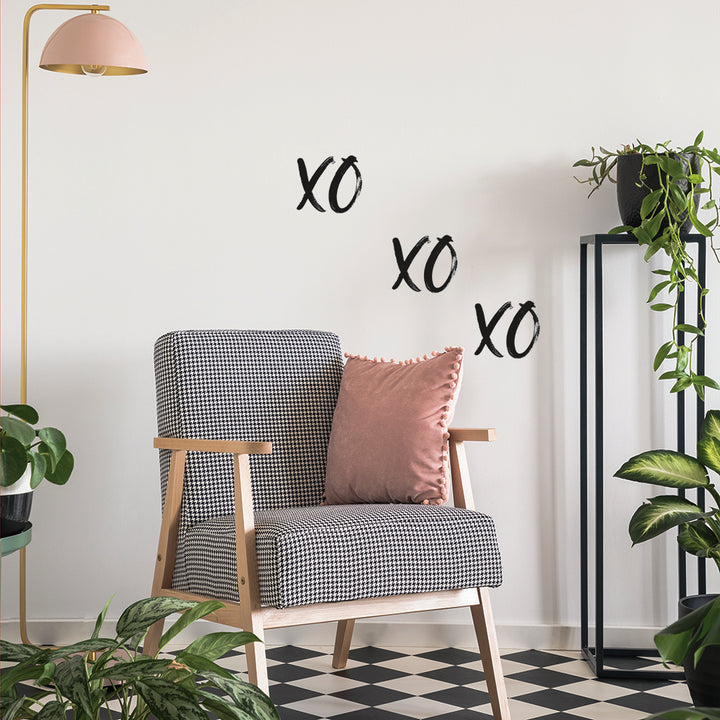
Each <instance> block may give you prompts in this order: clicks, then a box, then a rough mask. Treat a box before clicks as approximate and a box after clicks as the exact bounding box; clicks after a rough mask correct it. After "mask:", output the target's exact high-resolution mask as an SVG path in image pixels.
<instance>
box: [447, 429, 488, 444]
mask: <svg viewBox="0 0 720 720" xmlns="http://www.w3.org/2000/svg"><path fill="white" fill-rule="evenodd" d="M449 432H450V439H451V440H454V441H455V442H464V441H465V440H484V441H486V442H492V441H493V440H496V439H497V435H496V433H495V428H450V431H449Z"/></svg>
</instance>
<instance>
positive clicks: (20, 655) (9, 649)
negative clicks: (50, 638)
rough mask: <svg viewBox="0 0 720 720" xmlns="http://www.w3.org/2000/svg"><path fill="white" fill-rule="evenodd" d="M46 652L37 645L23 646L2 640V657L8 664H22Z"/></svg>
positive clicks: (0, 655)
mask: <svg viewBox="0 0 720 720" xmlns="http://www.w3.org/2000/svg"><path fill="white" fill-rule="evenodd" d="M42 652H44V651H43V650H42V649H41V648H39V647H35V645H22V644H21V643H14V642H10V641H9V640H3V639H1V638H0V657H1V658H2V659H3V660H7V661H8V662H22V661H23V660H29V659H30V658H33V657H35V656H36V655H39V654H41V653H42Z"/></svg>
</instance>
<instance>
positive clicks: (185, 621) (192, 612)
mask: <svg viewBox="0 0 720 720" xmlns="http://www.w3.org/2000/svg"><path fill="white" fill-rule="evenodd" d="M222 607H225V606H224V605H223V604H222V603H221V602H218V601H217V600H206V601H205V602H201V603H199V604H197V605H196V606H195V607H194V608H190V609H189V610H186V611H185V612H184V613H183V614H182V615H181V616H180V617H179V618H178V619H177V620H176V621H175V622H174V623H173V624H172V626H171V627H169V628H168V630H167V631H166V632H165V634H164V635H163V636H162V637H161V638H160V643H159V644H158V649H162V648H164V647H165V646H166V645H167V644H168V643H169V642H170V641H171V640H172V639H173V638H174V637H175V636H176V635H178V634H179V633H181V632H182V631H183V630H184V629H185V628H186V627H188V625H191V624H192V623H194V622H195V621H196V620H199V619H200V618H202V617H205V616H206V615H209V614H210V613H213V612H215V611H216V610H219V609H220V608H222Z"/></svg>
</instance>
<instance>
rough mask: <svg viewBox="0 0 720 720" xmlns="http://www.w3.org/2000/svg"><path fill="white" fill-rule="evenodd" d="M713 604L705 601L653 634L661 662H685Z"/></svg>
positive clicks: (678, 663)
mask: <svg viewBox="0 0 720 720" xmlns="http://www.w3.org/2000/svg"><path fill="white" fill-rule="evenodd" d="M714 604H715V603H705V605H702V606H700V607H699V608H697V610H693V611H692V612H691V613H689V614H688V615H685V617H681V618H680V619H679V620H676V621H675V622H674V623H672V624H670V625H668V626H667V627H666V628H665V629H664V630H661V631H660V632H659V633H658V634H657V635H655V645H656V647H657V649H658V650H659V651H660V655H661V657H662V659H663V662H665V663H668V662H669V663H672V664H673V665H682V664H683V663H684V662H685V658H686V657H687V656H688V655H689V654H690V651H691V649H692V647H693V646H694V645H695V643H696V636H697V635H698V634H701V629H702V625H703V622H704V621H705V619H706V617H707V616H708V614H709V613H710V611H711V610H712V608H713V605H714Z"/></svg>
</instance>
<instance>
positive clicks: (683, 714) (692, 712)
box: [645, 707, 720, 720]
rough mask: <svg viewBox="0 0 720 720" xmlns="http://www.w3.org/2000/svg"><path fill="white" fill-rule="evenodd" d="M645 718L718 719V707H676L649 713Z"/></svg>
mask: <svg viewBox="0 0 720 720" xmlns="http://www.w3.org/2000/svg"><path fill="white" fill-rule="evenodd" d="M645 720H720V708H703V707H700V708H696V707H677V708H672V709H671V710H664V711H663V712H661V713H657V714H655V715H650V717H648V718H645Z"/></svg>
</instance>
